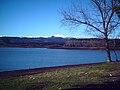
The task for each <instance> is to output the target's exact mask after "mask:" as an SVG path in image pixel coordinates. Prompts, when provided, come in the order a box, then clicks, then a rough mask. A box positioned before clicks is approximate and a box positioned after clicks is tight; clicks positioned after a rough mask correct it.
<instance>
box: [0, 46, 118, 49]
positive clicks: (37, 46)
mask: <svg viewBox="0 0 120 90" xmlns="http://www.w3.org/2000/svg"><path fill="white" fill-rule="evenodd" d="M0 48H46V49H66V50H105V48H104V47H79V48H74V47H72V48H71V47H41V46H40V47H39V46H37V47H35V46H10V47H4V46H3V47H0ZM110 49H111V50H120V48H110Z"/></svg>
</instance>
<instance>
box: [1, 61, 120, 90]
mask: <svg viewBox="0 0 120 90" xmlns="http://www.w3.org/2000/svg"><path fill="white" fill-rule="evenodd" d="M118 80H120V62H112V63H106V64H101V65H89V66H80V67H74V68H68V69H64V70H55V71H52V72H45V73H40V74H34V75H26V76H20V77H14V78H8V79H0V90H60V89H68V88H83V87H86V86H88V85H94V86H95V85H102V84H106V83H108V82H116V81H118ZM97 87H98V86H97Z"/></svg>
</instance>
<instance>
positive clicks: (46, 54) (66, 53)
mask: <svg viewBox="0 0 120 90" xmlns="http://www.w3.org/2000/svg"><path fill="white" fill-rule="evenodd" d="M116 52H117V54H118V58H119V59H120V50H119V51H116ZM112 59H113V60H115V55H114V53H113V52H112ZM105 61H107V54H106V52H105V51H103V50H67V49H46V48H0V72H1V71H11V70H20V69H31V68H41V67H52V66H63V65H74V64H85V63H96V62H105Z"/></svg>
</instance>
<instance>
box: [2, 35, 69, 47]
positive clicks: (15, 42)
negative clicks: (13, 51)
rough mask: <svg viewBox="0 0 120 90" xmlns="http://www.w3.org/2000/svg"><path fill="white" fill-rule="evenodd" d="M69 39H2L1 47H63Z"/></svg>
mask: <svg viewBox="0 0 120 90" xmlns="http://www.w3.org/2000/svg"><path fill="white" fill-rule="evenodd" d="M68 39H69V38H61V37H54V36H52V37H48V38H44V37H39V38H27V37H0V47H48V46H53V45H59V46H63V45H64V44H65V41H66V40H68Z"/></svg>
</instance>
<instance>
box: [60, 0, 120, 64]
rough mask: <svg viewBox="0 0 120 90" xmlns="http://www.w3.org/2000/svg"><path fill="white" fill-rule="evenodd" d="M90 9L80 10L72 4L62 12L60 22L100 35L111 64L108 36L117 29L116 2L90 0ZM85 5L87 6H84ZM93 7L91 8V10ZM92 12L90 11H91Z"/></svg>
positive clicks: (110, 0) (78, 6) (111, 0)
mask: <svg viewBox="0 0 120 90" xmlns="http://www.w3.org/2000/svg"><path fill="white" fill-rule="evenodd" d="M90 1H91V6H90V8H91V9H82V8H81V6H80V5H79V4H73V5H72V7H71V8H69V9H68V10H63V11H62V12H61V13H62V15H63V19H62V22H63V24H65V25H70V26H74V27H78V26H80V25H82V24H83V25H86V26H87V27H88V28H89V30H90V33H92V34H93V33H94V34H95V35H98V33H99V35H101V36H102V37H103V38H104V40H105V48H106V52H107V56H108V62H112V60H111V55H110V47H109V35H110V34H111V33H112V31H114V30H117V29H116V28H117V27H119V24H120V22H119V19H118V17H117V15H116V6H117V4H118V3H117V1H116V0H90ZM86 5H87V4H86ZM92 5H93V8H92ZM91 10H92V11H91Z"/></svg>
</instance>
